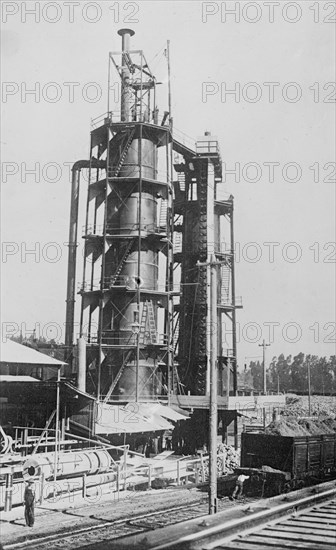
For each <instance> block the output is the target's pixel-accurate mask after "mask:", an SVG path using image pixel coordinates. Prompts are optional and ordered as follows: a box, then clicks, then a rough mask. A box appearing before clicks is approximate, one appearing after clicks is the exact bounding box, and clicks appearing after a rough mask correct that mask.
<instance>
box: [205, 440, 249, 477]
mask: <svg viewBox="0 0 336 550" xmlns="http://www.w3.org/2000/svg"><path fill="white" fill-rule="evenodd" d="M239 464H240V454H239V452H238V451H236V450H235V449H234V447H231V446H230V445H225V443H220V444H219V445H218V446H217V472H218V475H219V476H221V475H222V474H223V473H224V474H231V473H233V471H234V470H235V468H238V467H239ZM204 473H205V478H206V479H208V478H209V462H206V464H205V465H204Z"/></svg>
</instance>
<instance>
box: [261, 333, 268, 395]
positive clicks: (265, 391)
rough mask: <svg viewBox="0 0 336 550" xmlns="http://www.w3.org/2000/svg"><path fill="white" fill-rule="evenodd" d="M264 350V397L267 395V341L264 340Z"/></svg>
mask: <svg viewBox="0 0 336 550" xmlns="http://www.w3.org/2000/svg"><path fill="white" fill-rule="evenodd" d="M262 348H263V393H264V395H266V393H267V384H266V342H265V340H263V343H262Z"/></svg>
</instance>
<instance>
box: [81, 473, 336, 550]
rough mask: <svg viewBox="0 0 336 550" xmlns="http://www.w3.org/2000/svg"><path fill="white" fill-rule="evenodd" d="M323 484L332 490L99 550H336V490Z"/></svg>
mask: <svg viewBox="0 0 336 550" xmlns="http://www.w3.org/2000/svg"><path fill="white" fill-rule="evenodd" d="M323 485H324V486H325V485H329V487H319V486H316V487H314V488H313V489H312V488H310V489H305V490H303V491H296V492H294V493H290V494H289V495H286V496H284V495H281V496H279V497H275V498H274V499H270V500H267V501H263V500H260V501H259V502H258V503H255V504H253V505H249V506H247V507H239V508H236V510H235V511H234V510H232V511H231V513H228V511H226V512H220V513H218V514H215V515H213V516H207V517H205V516H204V517H202V518H201V520H200V518H198V519H194V520H191V521H187V522H184V523H180V524H179V525H176V526H175V527H174V528H172V527H167V528H164V529H161V530H159V531H154V532H153V533H149V534H148V533H146V535H145V536H144V535H143V534H142V535H141V534H140V535H135V536H132V537H126V538H124V539H121V540H119V541H115V543H114V545H113V546H112V545H111V546H110V545H108V544H107V545H106V544H105V546H100V545H97V546H96V547H95V550H103V549H104V550H112V549H113V550H121V549H124V550H125V549H129V548H132V550H140V549H141V550H149V549H150V550H166V549H169V550H233V549H234V550H272V549H274V550H282V549H286V550H294V549H297V548H301V549H305V550H306V549H307V550H334V549H335V547H336V530H335V525H336V486H335V483H333V484H330V483H329V484H323ZM331 485H332V487H331V488H330V486H331ZM234 512H235V513H236V515H235V514H234ZM92 548H93V547H92ZM89 549H90V550H91V548H90V547H89ZM89 549H88V550H89Z"/></svg>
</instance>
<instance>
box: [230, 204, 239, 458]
mask: <svg viewBox="0 0 336 550" xmlns="http://www.w3.org/2000/svg"><path fill="white" fill-rule="evenodd" d="M234 247H235V241H234V216H233V201H232V210H231V216H230V252H231V302H232V348H233V373H232V374H233V395H237V389H238V379H237V328H236V274H235V255H234ZM234 446H235V449H238V420H237V416H236V417H235V418H234Z"/></svg>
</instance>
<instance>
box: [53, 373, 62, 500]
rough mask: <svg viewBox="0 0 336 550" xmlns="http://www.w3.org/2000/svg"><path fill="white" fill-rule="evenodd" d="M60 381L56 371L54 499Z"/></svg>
mask: <svg viewBox="0 0 336 550" xmlns="http://www.w3.org/2000/svg"><path fill="white" fill-rule="evenodd" d="M60 381H61V369H60V367H59V368H58V369H57V382H56V419H55V428H56V429H55V457H54V497H55V495H56V478H57V463H58V425H59V419H60Z"/></svg>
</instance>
